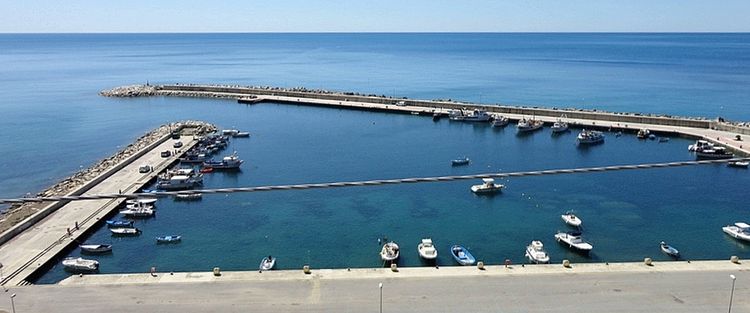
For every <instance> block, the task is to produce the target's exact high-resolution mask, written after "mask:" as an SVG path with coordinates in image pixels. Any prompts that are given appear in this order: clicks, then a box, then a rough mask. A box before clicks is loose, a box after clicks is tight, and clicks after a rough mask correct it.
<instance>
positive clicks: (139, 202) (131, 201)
mask: <svg viewBox="0 0 750 313" xmlns="http://www.w3.org/2000/svg"><path fill="white" fill-rule="evenodd" d="M156 200H158V199H156V198H138V199H129V200H126V201H125V203H127V204H135V205H146V204H151V205H153V204H154V203H156Z"/></svg>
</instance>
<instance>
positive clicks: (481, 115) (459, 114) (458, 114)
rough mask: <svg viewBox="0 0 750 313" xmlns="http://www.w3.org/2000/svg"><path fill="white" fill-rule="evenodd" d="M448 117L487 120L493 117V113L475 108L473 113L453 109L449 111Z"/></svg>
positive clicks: (459, 119)
mask: <svg viewBox="0 0 750 313" xmlns="http://www.w3.org/2000/svg"><path fill="white" fill-rule="evenodd" d="M448 118H449V119H450V120H451V121H463V122H487V121H489V120H490V119H492V115H490V114H489V113H487V112H486V111H482V110H474V111H472V112H471V113H464V111H463V110H451V111H450V112H448Z"/></svg>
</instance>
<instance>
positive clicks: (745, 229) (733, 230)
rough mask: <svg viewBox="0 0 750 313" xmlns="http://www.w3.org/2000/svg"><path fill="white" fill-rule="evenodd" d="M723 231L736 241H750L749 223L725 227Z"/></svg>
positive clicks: (738, 223)
mask: <svg viewBox="0 0 750 313" xmlns="http://www.w3.org/2000/svg"><path fill="white" fill-rule="evenodd" d="M721 230H723V231H724V232H725V233H726V234H727V235H729V236H732V237H734V238H735V239H739V240H744V241H750V225H748V224H747V223H744V222H737V223H734V225H727V226H724V227H722V228H721Z"/></svg>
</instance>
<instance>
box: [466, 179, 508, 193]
mask: <svg viewBox="0 0 750 313" xmlns="http://www.w3.org/2000/svg"><path fill="white" fill-rule="evenodd" d="M482 181H483V182H484V183H483V184H481V185H474V186H471V191H472V192H474V193H495V192H498V191H501V190H502V189H503V188H505V185H502V184H495V180H494V179H492V178H483V179H482Z"/></svg>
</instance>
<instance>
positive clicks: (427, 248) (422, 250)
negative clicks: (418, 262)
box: [417, 238, 438, 261]
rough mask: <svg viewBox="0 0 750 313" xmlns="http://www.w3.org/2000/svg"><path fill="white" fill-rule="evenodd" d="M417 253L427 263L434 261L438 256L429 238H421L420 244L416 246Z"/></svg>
mask: <svg viewBox="0 0 750 313" xmlns="http://www.w3.org/2000/svg"><path fill="white" fill-rule="evenodd" d="M417 252H419V256H420V257H421V258H423V259H425V260H429V261H431V260H434V259H436V258H437V256H438V252H437V249H435V246H434V245H433V244H432V239H431V238H423V239H422V242H420V243H419V244H418V245H417Z"/></svg>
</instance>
